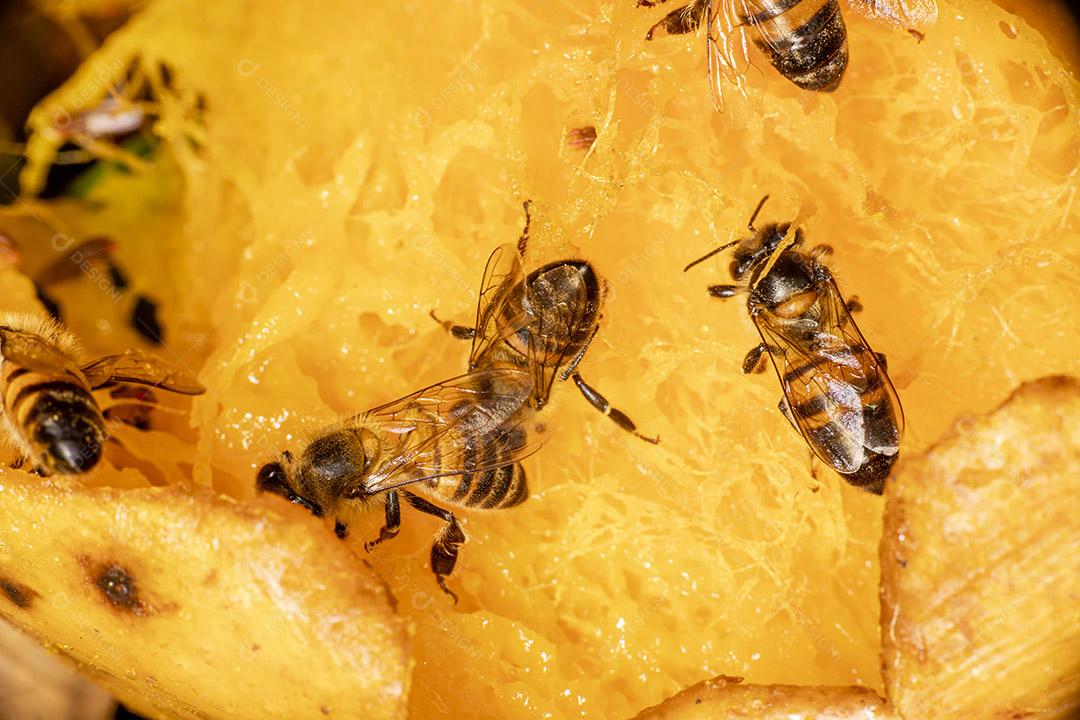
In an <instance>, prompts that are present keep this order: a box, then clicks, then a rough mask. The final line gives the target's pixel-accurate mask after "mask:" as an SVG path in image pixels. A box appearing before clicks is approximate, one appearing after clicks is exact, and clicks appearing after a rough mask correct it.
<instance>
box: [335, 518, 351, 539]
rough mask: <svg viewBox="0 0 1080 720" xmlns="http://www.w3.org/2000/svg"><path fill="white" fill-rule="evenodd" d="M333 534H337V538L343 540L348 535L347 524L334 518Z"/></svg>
mask: <svg viewBox="0 0 1080 720" xmlns="http://www.w3.org/2000/svg"><path fill="white" fill-rule="evenodd" d="M334 534H335V535H337V536H338V539H339V540H344V539H345V538H347V537H349V526H348V525H346V524H345V523H343V522H341V521H340V520H334Z"/></svg>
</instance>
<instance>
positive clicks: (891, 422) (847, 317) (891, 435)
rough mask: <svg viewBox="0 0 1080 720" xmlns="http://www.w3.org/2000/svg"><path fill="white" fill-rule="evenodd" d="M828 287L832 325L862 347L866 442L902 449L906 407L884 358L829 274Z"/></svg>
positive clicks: (879, 448)
mask: <svg viewBox="0 0 1080 720" xmlns="http://www.w3.org/2000/svg"><path fill="white" fill-rule="evenodd" d="M828 287H829V293H828V305H827V307H828V313H829V322H830V325H829V327H834V328H838V329H839V332H840V334H841V335H842V336H843V339H844V342H845V343H846V344H847V346H848V347H850V348H860V349H861V351H860V352H859V353H858V355H859V358H860V360H861V366H862V368H861V373H860V374H861V377H863V378H866V380H865V382H866V389H865V390H864V392H863V408H864V413H863V414H864V416H865V418H866V438H865V441H864V444H865V446H866V447H867V448H869V449H870V450H873V451H874V452H877V453H881V454H882V455H892V454H894V453H896V452H897V451H898V450H899V449H900V437H901V436H902V435H903V434H904V410H903V407H902V406H901V405H900V397H899V396H898V395H897V394H896V388H895V387H893V384H892V380H890V379H889V373H888V372H887V371H886V370H885V368H884V367H882V362H881V360H880V359H879V357H878V356H877V354H876V353H874V352H873V351H872V350H871V349H870V345H869V343H867V342H866V338H864V337H863V334H862V332H861V331H860V330H859V326H858V325H856V324H855V318H853V317H852V316H851V313H850V312H849V311H848V309H847V305H846V304H845V302H844V298H843V296H842V295H841V294H840V289H839V288H838V287H837V286H836V281H835V280H833V279H832V277H830V278H829V282H828Z"/></svg>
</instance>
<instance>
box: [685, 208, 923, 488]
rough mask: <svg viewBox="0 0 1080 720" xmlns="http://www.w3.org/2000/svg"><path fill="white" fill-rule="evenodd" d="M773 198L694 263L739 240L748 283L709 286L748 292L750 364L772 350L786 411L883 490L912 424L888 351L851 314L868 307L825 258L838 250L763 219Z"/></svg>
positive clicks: (809, 439) (736, 275) (736, 265)
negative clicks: (753, 339) (753, 335)
mask: <svg viewBox="0 0 1080 720" xmlns="http://www.w3.org/2000/svg"><path fill="white" fill-rule="evenodd" d="M767 199H768V196H766V197H765V198H762V200H761V202H760V203H759V204H758V206H757V209H756V210H754V214H753V215H752V216H751V217H750V222H749V224H748V227H749V229H750V232H751V233H753V234H752V235H751V236H750V237H748V238H744V239H742V240H735V241H732V242H729V243H727V244H725V245H721V246H720V247H718V248H716V249H715V250H713V251H712V252H710V253H709V254H707V255H705V256H704V257H702V258H699V259H698V260H695V261H694V262H692V263H690V264H689V265H687V266H686V269H687V270H689V269H690V268H692V267H693V266H695V265H697V264H698V263H700V262H701V261H703V260H706V259H708V258H710V257H712V256H713V255H716V254H717V253H719V252H721V251H723V250H726V249H727V248H730V247H734V248H735V250H734V252H733V256H734V259H733V260H732V261H731V265H730V272H731V276H732V278H733V279H734V280H735V281H736V282H741V281H743V280H744V279H745V280H746V283H745V285H712V286H710V287H709V294H710V295H712V296H713V297H718V298H729V297H732V296H734V295H735V294H736V293H738V292H742V291H745V292H746V293H747V300H746V307H747V310H748V311H749V313H750V318H751V320H753V322H754V325H755V326H756V327H757V329H758V333H759V334H760V335H761V342H760V343H759V344H758V345H757V346H755V347H754V348H753V349H751V350H750V352H748V353H747V354H746V358H745V359H744V360H743V372H744V373H750V372H761V371H763V370H764V369H765V356H766V355H768V356H769V358H770V359H771V360H772V364H773V367H774V368H775V369H776V374H777V375H778V376H779V378H780V385H781V387H782V388H783V391H784V396H783V398H781V400H780V405H779V407H780V412H782V413H783V414H784V417H786V418H787V419H788V422H790V423H791V425H792V427H794V428H795V429H796V430H797V431H798V432H799V433H800V434H801V435H802V436H803V439H804V440H805V441H806V443H807V444H808V445H809V446H810V448H811V449H812V450H813V451H814V453H815V454H816V455H817V456H818V457H819V458H820V459H821V460H822V461H823V462H824V463H825V464H826V465H828V466H829V467H831V468H832V469H833V470H835V471H836V472H838V473H839V474H840V475H842V476H843V478H844V479H845V480H846V481H847V482H849V483H851V484H852V485H854V486H856V487H859V488H862V489H863V490H866V491H868V492H872V493H875V494H878V495H880V494H881V492H882V490H883V488H884V484H885V479H886V477H887V476H888V474H889V471H890V470H891V468H892V466H893V464H894V463H895V462H896V459H897V457H898V456H899V451H900V436H901V435H902V434H903V429H904V413H903V410H902V409H901V407H900V399H899V398H898V397H897V395H896V390H895V389H893V385H892V382H891V381H890V380H889V376H888V374H887V373H886V363H885V356H884V355H881V354H879V353H875V352H874V351H873V350H871V349H870V346H869V344H868V343H867V342H866V339H865V338H864V337H863V335H862V333H861V332H859V328H858V327H857V326H856V325H855V320H854V319H853V318H852V316H851V313H852V312H855V311H858V310H859V309H861V306H860V305H859V303H858V301H857V300H856V299H855V298H852V299H851V300H848V301H846V302H845V300H844V298H843V296H842V295H841V294H840V289H839V288H838V287H837V285H836V281H835V280H834V279H833V276H832V273H831V272H830V271H829V269H828V267H826V266H825V265H824V264H823V263H822V262H821V260H822V259H823V258H824V257H826V256H827V255H828V254H829V253H831V252H832V251H831V249H830V248H829V247H828V246H825V245H819V246H817V247H815V248H813V249H812V250H810V251H809V252H806V251H804V250H803V249H802V243H803V241H804V236H803V232H802V230H801V229H793V228H792V226H791V223H779V224H778V223H770V224H768V225H766V226H764V227H762V228H761V229H759V230H758V229H755V228H754V220H755V219H756V218H757V215H758V213H759V212H760V211H761V208H762V206H763V205H764V204H765V200H767ZM789 236H790V238H789ZM786 242H790V244H789V245H787V246H786V247H783V248H782V249H780V248H781V245H782V244H785V243H786Z"/></svg>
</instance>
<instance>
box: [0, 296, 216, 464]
mask: <svg viewBox="0 0 1080 720" xmlns="http://www.w3.org/2000/svg"><path fill="white" fill-rule="evenodd" d="M80 355H81V350H80V348H79V345H78V342H77V341H76V340H75V337H74V336H73V335H71V333H69V332H67V331H65V330H64V329H62V328H61V327H60V326H59V325H58V324H56V323H55V322H53V321H51V320H49V319H47V318H43V317H36V316H33V315H3V316H0V400H2V403H3V408H2V409H3V426H4V429H5V430H6V435H7V437H8V439H9V441H10V442H11V443H13V444H14V445H15V446H16V447H17V448H18V449H19V451H20V452H21V453H22V455H23V457H24V458H25V459H26V460H28V461H29V462H30V464H31V465H32V466H33V467H34V469H35V470H36V471H38V472H40V473H42V474H57V475H78V474H81V473H85V472H87V471H89V470H90V469H92V468H93V467H94V466H95V465H97V463H98V461H99V460H100V459H101V454H102V451H103V449H104V446H105V440H106V438H107V436H108V434H107V432H106V422H105V419H104V417H103V415H102V411H101V408H100V407H99V405H98V402H97V400H95V398H94V395H93V393H92V391H93V390H97V389H98V388H103V387H106V386H109V385H110V384H114V383H133V384H137V385H150V386H153V387H158V388H162V389H164V390H170V391H172V392H175V393H180V394H184V395H198V394H200V393H202V392H204V388H203V387H202V385H200V384H199V382H198V380H196V379H195V378H194V377H192V376H191V375H190V374H189V373H187V372H186V371H183V370H179V369H174V368H170V367H168V366H167V365H165V364H164V363H162V362H161V361H159V360H157V359H156V358H154V357H152V356H150V355H147V354H145V353H142V352H140V351H137V350H128V351H127V352H125V353H122V354H119V355H109V356H107V357H103V358H100V359H98V360H95V361H93V362H91V363H86V364H82V365H80V364H79V362H78V360H77V358H78V357H79V356H80Z"/></svg>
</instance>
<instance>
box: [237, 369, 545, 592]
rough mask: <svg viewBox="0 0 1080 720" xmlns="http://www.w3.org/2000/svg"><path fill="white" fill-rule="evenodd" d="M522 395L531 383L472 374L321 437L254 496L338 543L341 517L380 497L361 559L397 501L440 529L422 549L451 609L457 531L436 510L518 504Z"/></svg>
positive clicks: (393, 515) (269, 476) (532, 438)
mask: <svg viewBox="0 0 1080 720" xmlns="http://www.w3.org/2000/svg"><path fill="white" fill-rule="evenodd" d="M531 392H532V378H531V377H530V376H529V374H528V373H526V372H523V371H521V370H518V369H516V368H487V369H482V370H477V371H475V372H471V373H469V374H467V375H462V376H460V377H457V378H453V379H451V380H448V381H446V382H443V383H439V384H436V385H432V386H431V387H427V388H424V389H423V390H420V391H418V392H415V393H413V394H411V395H407V396H405V397H403V398H401V399H399V400H395V401H393V402H390V403H387V404H385V405H381V406H379V407H377V408H373V409H371V410H368V411H367V412H365V413H363V414H360V415H356V416H354V417H351V418H348V419H346V420H345V421H343V422H341V423H339V424H336V425H333V426H331V427H328V428H326V429H324V430H323V431H322V432H320V433H319V434H318V435H317V437H315V439H314V440H313V441H312V442H311V443H310V444H309V445H308V446H307V447H306V448H305V449H304V450H303V452H302V453H301V454H300V456H299V457H298V458H295V457H293V455H292V454H291V453H290V452H288V451H286V452H284V453H282V454H281V456H280V458H279V459H278V460H276V461H274V462H271V463H267V464H266V465H264V466H263V467H262V468H261V469H260V470H259V473H258V476H257V478H256V489H257V490H258V491H260V492H270V493H276V494H278V495H281V496H283V497H284V498H285V499H287V500H289V501H290V502H294V503H296V504H298V505H301V506H303V507H305V508H307V509H308V510H309V511H311V513H312V514H314V515H315V516H317V517H324V516H326V515H329V516H331V517H332V518H333V519H334V530H335V532H336V533H337V535H338V537H340V538H345V537H346V536H347V534H348V522H347V521H348V520H349V518H350V516H351V515H353V514H354V513H355V512H358V511H362V510H363V509H364V508H366V507H367V506H368V505H369V504H370V503H371V502H372V501H374V500H375V499H376V498H379V499H381V501H382V503H383V510H384V513H385V518H386V522H385V524H384V526H383V528H382V530H381V531H380V532H379V536H378V537H377V538H376V539H374V540H372V541H369V542H367V543H365V545H364V548H365V549H366V550H368V551H370V550H371V549H372V548H374V547H375V546H376V545H378V544H379V543H381V542H383V541H385V540H389V539H391V538H393V537H394V536H396V535H397V534H398V530H399V528H400V527H401V507H400V497H399V496H402V497H404V499H405V502H407V503H408V504H409V505H411V506H412V507H413V508H415V509H416V510H419V511H420V512H422V513H427V514H429V515H434V516H435V517H438V518H440V519H441V520H443V521H444V523H445V525H444V526H443V528H442V529H441V530H440V531H439V533H438V535H437V536H436V537H435V542H434V543H433V544H432V547H431V570H432V572H433V573H434V575H435V580H436V582H437V583H438V584H439V587H440V588H442V590H443V591H444V592H446V593H447V594H448V595H449V596H450V597H451V598H453V600H454V602H455V603H456V602H457V595H455V594H454V593H453V592H452V591H451V590H450V589H449V588H448V587H447V586H446V577H447V576H448V575H450V573H451V572H453V570H454V566H455V565H456V563H457V558H458V548H459V547H460V546H461V544H462V543H464V542H465V533H464V532H462V530H461V527H460V526H459V525H458V521H457V518H456V517H455V516H454V513H453V512H451V511H450V510H447V509H445V508H443V507H441V506H440V505H442V504H446V505H451V506H455V507H459V508H470V509H480V510H493V509H501V508H510V507H514V506H515V505H520V504H521V503H522V502H524V501H525V499H526V498H527V497H528V494H529V491H528V485H527V483H526V478H525V471H524V470H523V469H522V467H521V465H520V460H522V459H523V458H525V457H527V456H528V455H530V454H531V453H533V452H535V451H536V450H537V449H538V448H539V447H540V432H541V431H540V430H535V431H534V428H533V427H532V426H531V424H530V418H531V415H532V413H531V412H530V411H528V405H527V400H528V398H529V395H530V393H531ZM436 502H438V503H440V504H439V505H436Z"/></svg>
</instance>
